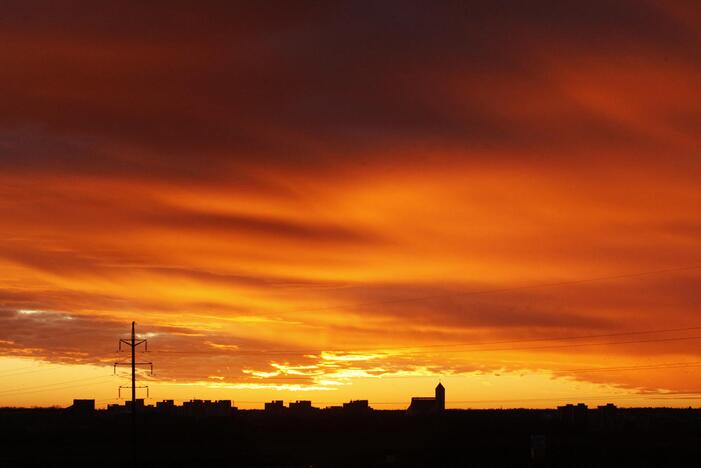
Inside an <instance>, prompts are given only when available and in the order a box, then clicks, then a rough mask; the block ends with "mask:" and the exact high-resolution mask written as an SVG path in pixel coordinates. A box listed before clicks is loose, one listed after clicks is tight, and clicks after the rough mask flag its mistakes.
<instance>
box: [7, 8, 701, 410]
mask: <svg viewBox="0 0 701 468" xmlns="http://www.w3.org/2000/svg"><path fill="white" fill-rule="evenodd" d="M59 3H62V2H46V3H45V4H44V5H43V7H42V8H41V9H37V8H36V7H34V8H33V9H29V8H28V7H25V5H24V4H23V2H13V1H11V2H10V5H9V6H8V7H4V8H3V9H4V13H3V19H2V28H0V70H2V72H0V89H1V90H2V91H0V93H2V99H0V405H1V406H14V405H16V406H34V405H36V406H44V405H65V404H66V403H67V402H70V400H72V399H73V398H78V397H84V398H95V399H96V400H97V401H98V406H104V405H106V404H107V403H110V402H113V401H114V400H115V399H116V397H117V387H118V386H119V385H120V384H123V383H124V379H125V375H123V374H122V373H121V371H119V372H118V375H116V376H114V375H113V367H112V365H113V363H114V362H115V361H116V360H121V359H123V358H125V356H124V353H122V354H120V353H117V352H116V350H117V343H118V340H119V338H124V337H126V336H127V334H128V333H129V331H130V330H129V327H130V324H131V322H132V321H136V323H137V332H138V333H140V334H141V335H140V336H141V337H143V338H148V340H149V343H148V346H149V353H148V360H149V361H153V363H154V367H155V373H154V375H152V376H151V375H148V374H147V373H145V372H144V373H143V375H141V376H140V378H141V379H142V380H143V381H145V382H146V383H147V384H148V385H149V386H150V396H151V398H153V399H158V400H161V399H176V400H184V399H190V398H211V399H219V398H221V399H231V400H234V402H236V404H237V406H239V407H241V408H260V407H262V405H263V402H265V401H269V400H272V399H283V400H294V399H302V398H304V399H311V400H313V401H314V402H315V403H318V404H319V405H321V406H324V405H332V404H339V403H340V402H343V401H348V400H349V399H352V398H364V399H368V400H370V404H371V405H373V406H375V407H377V408H406V407H407V406H408V403H409V401H410V399H411V397H412V396H416V395H423V394H427V395H430V394H431V392H432V391H433V388H434V387H435V385H436V383H437V382H438V380H439V379H440V380H441V381H442V382H443V383H444V384H445V386H446V389H447V393H446V394H447V406H448V407H451V408H465V407H474V408H485V407H488V408H494V407H524V406H525V407H536V408H539V407H553V406H555V405H558V404H563V403H571V402H578V401H583V402H587V403H592V404H602V403H606V402H608V401H613V402H616V403H617V404H619V405H621V406H629V405H639V406H653V405H659V406H689V405H693V406H697V402H698V398H699V397H701V373H699V372H701V352H700V351H699V350H700V349H701V348H700V346H701V316H699V313H700V312H699V306H700V305H701V93H700V92H699V90H701V54H700V51H701V33H700V31H701V8H700V7H699V6H695V5H692V3H693V2H686V3H685V2H674V1H672V2H667V1H665V2H662V1H659V2H655V1H649V2H648V1H643V2H630V3H629V2H604V1H601V2H599V1H593V2H581V7H580V8H579V9H580V10H581V11H575V10H577V9H576V8H569V9H565V8H564V7H563V8H560V7H559V6H558V2H522V3H520V2H519V3H516V2H515V3H516V5H518V6H513V5H512V6H510V7H509V8H508V9H507V8H505V9H504V11H501V9H500V7H497V6H490V7H487V6H482V7H469V8H468V7H466V6H464V5H462V4H461V3H462V2H455V3H452V2H444V3H441V4H440V6H437V5H436V4H434V3H432V2H430V3H422V2H413V1H412V2H405V3H404V2H403V3H401V5H402V8H400V9H397V8H394V7H392V8H390V6H389V5H390V3H387V4H385V3H383V2H379V3H368V4H366V5H365V7H366V8H364V9H359V8H354V7H352V6H349V5H346V6H344V7H341V6H339V4H335V5H333V4H332V3H333V2H332V3H327V2H311V3H307V2H301V3H299V2H289V3H287V2H285V3H281V4H279V5H276V6H275V7H274V8H273V7H272V6H271V7H270V8H257V9H256V8H252V7H246V6H241V5H239V6H237V7H233V6H231V5H228V6H227V3H228V2H222V3H221V4H220V5H219V6H217V7H213V8H211V9H209V10H208V11H207V12H204V11H202V10H200V9H197V8H196V7H195V6H194V5H195V4H194V3H193V4H191V5H190V6H188V5H187V4H186V3H180V2H175V5H172V7H169V8H166V9H163V8H161V7H156V6H149V5H150V3H149V2H144V4H143V5H142V4H141V2H124V3H122V2H114V3H115V5H113V6H111V7H109V8H103V7H99V8H98V7H96V6H95V5H93V4H92V3H91V2H68V4H69V5H70V6H67V5H59ZM130 3H133V4H132V5H129V4H130ZM507 3H508V2H507ZM565 3H567V2H565ZM485 4H487V5H489V4H490V2H485ZM546 4H547V5H546ZM117 5H118V6H117ZM351 5H352V4H351ZM429 5H432V8H433V10H432V12H433V14H432V15H425V14H423V13H422V12H423V10H424V9H425V8H428V7H429ZM571 6H572V5H570V7H571ZM521 10H523V11H521ZM125 17H128V18H130V19H131V21H130V22H129V23H128V24H125V23H123V22H122V21H121V20H120V18H125ZM156 18H158V21H155V19H156ZM193 18H194V20H193ZM122 371H123V369H122ZM57 376H60V377H57Z"/></svg>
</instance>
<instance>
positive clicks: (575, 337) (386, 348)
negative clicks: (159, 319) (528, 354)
mask: <svg viewBox="0 0 701 468" xmlns="http://www.w3.org/2000/svg"><path fill="white" fill-rule="evenodd" d="M695 330H701V326H696V327H683V328H665V329H657V330H640V331H630V332H618V333H600V334H592V335H569V336H559V337H552V338H532V339H520V340H501V341H487V342H463V343H446V344H427V345H414V346H378V347H375V348H363V349H361V348H355V349H333V350H328V351H325V350H322V351H317V350H313V351H309V350H303V349H287V350H264V351H235V350H234V351H222V352H218V351H177V350H161V351H155V352H156V353H158V354H178V355H213V356H222V357H224V356H226V357H237V356H269V355H270V356H276V355H289V354H301V353H302V354H309V353H310V352H317V353H321V352H328V353H362V352H367V353H372V352H375V353H382V352H384V351H401V350H412V349H429V348H443V347H446V348H448V347H463V346H471V347H473V348H474V349H466V350H447V351H442V352H450V353H453V352H465V351H518V350H528V349H549V348H561V347H571V346H598V345H609V344H610V345H616V344H630V343H649V342H656V341H683V340H690V339H699V338H701V337H699V336H693V337H678V338H661V339H650V340H630V341H619V342H615V341H614V342H603V343H573V344H567V345H548V346H530V347H513V348H488V349H480V348H479V347H480V346H491V345H498V344H512V343H536V342H548V341H568V340H580V339H587V338H609V337H611V338H612V337H617V336H633V335H652V334H657V333H674V332H681V331H695ZM429 352H430V351H424V352H418V351H417V352H409V353H407V354H409V355H411V354H425V353H429Z"/></svg>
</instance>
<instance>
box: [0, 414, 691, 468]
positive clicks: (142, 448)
mask: <svg viewBox="0 0 701 468" xmlns="http://www.w3.org/2000/svg"><path fill="white" fill-rule="evenodd" d="M137 416H139V417H138V420H137V454H136V455H137V456H136V460H137V462H136V464H135V465H131V463H132V452H131V428H132V420H131V416H130V415H129V414H108V413H106V412H101V411H98V412H96V413H94V414H84V415H80V414H68V413H66V412H65V411H63V410H58V409H34V410H26V409H25V410H22V409H2V410H0V437H1V438H0V466H1V467H25V466H42V467H54V466H73V467H78V466H79V467H83V466H91V467H113V466H129V465H131V466H144V467H154V466H192V467H201V466H216V467H229V466H231V467H236V466H241V467H246V466H256V467H263V466H264V467H293V466H315V467H326V466H344V467H365V466H368V467H372V466H431V467H433V466H436V467H440V466H477V467H495V466H505V467H506V466H508V467H519V466H544V467H545V466H548V467H552V466H561V467H602V466H616V467H623V466H635V467H670V466H690V467H691V466H699V463H701V411H699V410H691V409H689V410H674V409H618V410H617V411H615V412H614V413H612V414H604V413H603V412H600V411H599V412H597V411H596V410H594V411H588V412H587V414H585V415H580V416H577V417H567V416H565V415H562V414H561V413H558V412H557V411H549V410H494V411H479V410H470V411H451V410H449V411H446V412H445V413H443V414H436V415H425V416H417V415H414V416H412V415H407V414H405V413H404V412H401V411H369V412H363V413H358V414H345V413H343V412H334V411H314V412H309V413H306V414H292V413H289V412H288V413H286V414H266V413H263V412H262V411H238V412H232V413H231V414H227V415H223V416H222V415H218V416H212V415H210V416H203V415H199V416H198V415H184V414H158V413H149V414H147V413H144V414H140V415H137Z"/></svg>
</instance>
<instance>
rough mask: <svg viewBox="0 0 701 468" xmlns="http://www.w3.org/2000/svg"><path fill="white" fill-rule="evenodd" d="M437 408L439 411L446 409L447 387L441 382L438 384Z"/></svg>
mask: <svg viewBox="0 0 701 468" xmlns="http://www.w3.org/2000/svg"><path fill="white" fill-rule="evenodd" d="M436 409H437V410H438V411H443V410H445V387H444V386H443V384H442V383H440V382H438V385H437V386H436Z"/></svg>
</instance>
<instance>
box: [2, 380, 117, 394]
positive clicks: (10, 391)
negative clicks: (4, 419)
mask: <svg viewBox="0 0 701 468" xmlns="http://www.w3.org/2000/svg"><path fill="white" fill-rule="evenodd" d="M111 378H112V376H109V377H106V376H98V377H86V378H82V379H72V380H66V381H63V382H54V383H50V384H42V385H32V386H29V387H22V388H13V389H6V390H0V395H2V396H6V395H8V394H13V393H32V392H35V391H44V390H58V389H60V388H62V386H63V385H66V384H69V385H71V384H73V383H76V382H87V381H95V380H105V381H106V379H111ZM81 385H83V384H81ZM71 386H72V385H71ZM52 387H59V388H52ZM66 388H70V387H66Z"/></svg>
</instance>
